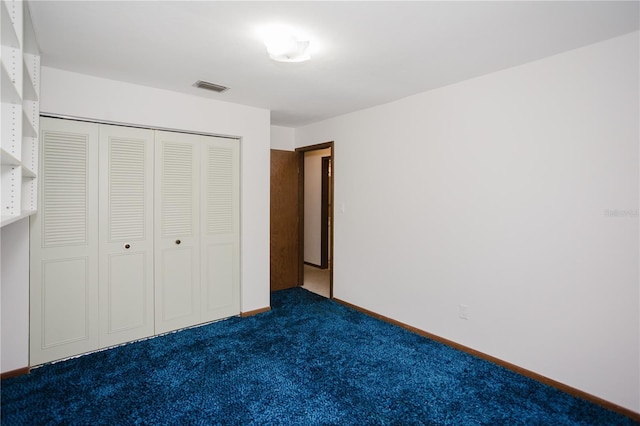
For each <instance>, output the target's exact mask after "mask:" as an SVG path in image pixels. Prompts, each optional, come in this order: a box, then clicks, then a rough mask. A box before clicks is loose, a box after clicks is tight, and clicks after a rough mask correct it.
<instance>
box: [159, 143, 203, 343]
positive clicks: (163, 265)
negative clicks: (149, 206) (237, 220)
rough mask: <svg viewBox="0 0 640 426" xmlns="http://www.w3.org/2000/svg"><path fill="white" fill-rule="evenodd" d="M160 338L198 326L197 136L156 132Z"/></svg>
mask: <svg viewBox="0 0 640 426" xmlns="http://www.w3.org/2000/svg"><path fill="white" fill-rule="evenodd" d="M155 138H156V155H155V158H156V162H155V165H156V167H155V170H156V174H155V189H154V190H155V236H156V238H155V286H156V293H155V319H156V322H155V324H156V333H163V332H167V331H171V330H176V329H179V328H182V327H188V326H191V325H194V324H198V323H199V322H200V269H199V268H198V264H199V260H200V237H199V234H200V225H199V221H200V215H199V208H200V200H199V194H200V180H199V173H200V145H199V136H195V135H187V134H180V133H173V132H161V131H156V133H155Z"/></svg>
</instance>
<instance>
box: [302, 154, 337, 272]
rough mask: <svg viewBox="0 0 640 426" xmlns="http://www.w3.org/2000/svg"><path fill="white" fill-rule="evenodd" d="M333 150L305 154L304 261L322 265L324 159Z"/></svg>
mask: <svg viewBox="0 0 640 426" xmlns="http://www.w3.org/2000/svg"><path fill="white" fill-rule="evenodd" d="M329 156H331V148H326V149H319V150H314V151H307V152H305V153H304V261H305V262H308V263H312V264H314V265H318V266H320V264H321V263H322V250H321V248H322V246H321V235H322V214H321V213H322V157H329Z"/></svg>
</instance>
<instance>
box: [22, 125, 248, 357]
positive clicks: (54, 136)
mask: <svg viewBox="0 0 640 426" xmlns="http://www.w3.org/2000/svg"><path fill="white" fill-rule="evenodd" d="M40 123H41V133H40V152H41V161H40V176H41V182H42V183H41V190H40V191H39V194H38V196H39V203H40V206H41V209H40V210H39V212H38V213H37V214H36V215H34V216H32V217H31V237H30V238H31V260H30V262H31V285H30V292H31V294H30V298H31V300H30V304H31V309H30V311H31V313H30V315H31V318H30V327H31V331H30V339H31V340H30V358H31V359H30V364H31V365H38V364H42V363H45V362H49V361H54V360H58V359H62V358H66V357H70V356H74V355H78V354H82V353H85V352H90V351H94V350H97V349H101V348H105V347H109V346H113V345H117V344H120V343H124V342H129V341H133V340H137V339H141V338H145V337H150V336H153V335H156V334H160V333H164V332H168V331H172V330H177V329H180V328H184V327H189V326H192V325H197V324H201V323H206V322H209V321H214V320H217V319H221V318H225V317H229V316H233V315H237V314H239V313H240V277H239V272H240V262H239V256H240V240H239V237H240V233H239V228H240V222H239V191H240V188H239V175H240V170H239V164H240V163H239V160H240V159H239V151H240V150H239V140H237V139H231V138H221V137H214V136H202V135H195V134H185V133H179V132H168V131H159V130H150V129H140V128H132V127H126V126H116V125H106V124H98V123H91V122H83V121H74V120H67V119H58V118H44V117H43V118H41V121H40Z"/></svg>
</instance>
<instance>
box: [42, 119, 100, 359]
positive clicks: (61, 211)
mask: <svg viewBox="0 0 640 426" xmlns="http://www.w3.org/2000/svg"><path fill="white" fill-rule="evenodd" d="M40 123H41V133H40V144H41V146H40V152H41V154H42V157H41V161H40V175H39V176H41V177H42V185H41V190H40V193H39V200H38V204H39V205H40V206H41V208H40V209H39V211H38V213H36V214H35V215H33V216H31V219H30V221H31V228H30V240H31V241H30V250H31V253H30V282H31V283H30V364H31V365H38V364H42V363H44V362H49V361H54V360H57V359H61V358H65V357H69V356H72V355H76V354H79V353H83V352H89V351H92V350H95V349H98V262H97V259H98V196H97V187H98V128H97V126H95V125H94V124H90V123H81V122H74V121H67V120H57V119H50V118H42V119H41V121H40Z"/></svg>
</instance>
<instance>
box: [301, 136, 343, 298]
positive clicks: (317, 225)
mask: <svg viewBox="0 0 640 426" xmlns="http://www.w3.org/2000/svg"><path fill="white" fill-rule="evenodd" d="M296 151H297V152H298V153H299V154H300V157H299V161H300V178H299V179H300V183H299V187H300V188H301V189H302V191H301V194H300V203H299V206H300V207H299V208H300V212H299V217H300V226H299V238H300V245H299V246H300V247H301V253H300V269H299V270H300V272H301V277H300V283H301V285H302V287H303V288H305V289H307V290H309V291H311V292H313V293H317V294H320V295H321V296H324V297H327V298H333V181H334V178H333V175H334V167H333V162H334V161H333V159H334V154H333V142H328V143H323V144H318V145H312V146H308V147H303V148H298V149H296Z"/></svg>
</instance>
